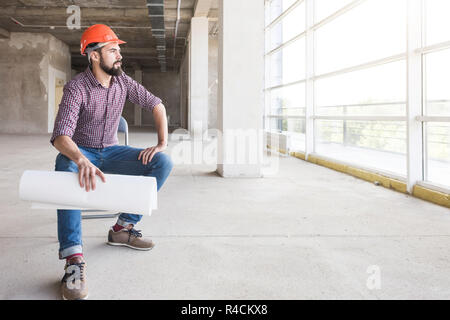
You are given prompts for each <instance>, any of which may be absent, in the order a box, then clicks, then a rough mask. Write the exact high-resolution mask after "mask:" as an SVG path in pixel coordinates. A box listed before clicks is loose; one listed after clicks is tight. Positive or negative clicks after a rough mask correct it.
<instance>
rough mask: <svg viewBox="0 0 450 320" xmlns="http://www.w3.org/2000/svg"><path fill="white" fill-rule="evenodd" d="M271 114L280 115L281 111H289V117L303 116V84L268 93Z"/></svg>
mask: <svg viewBox="0 0 450 320" xmlns="http://www.w3.org/2000/svg"><path fill="white" fill-rule="evenodd" d="M269 94H270V106H271V114H274V115H280V114H283V113H281V110H287V109H289V110H291V111H290V115H304V114H305V113H304V112H305V111H304V109H305V84H304V83H300V84H296V85H293V86H288V87H282V88H279V89H274V90H270V91H269ZM293 110H297V111H293Z"/></svg>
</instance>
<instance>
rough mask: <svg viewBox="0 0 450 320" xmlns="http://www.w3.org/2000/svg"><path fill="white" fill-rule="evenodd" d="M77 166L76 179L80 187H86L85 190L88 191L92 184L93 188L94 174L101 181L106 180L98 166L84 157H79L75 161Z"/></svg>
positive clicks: (93, 187) (93, 188)
mask: <svg viewBox="0 0 450 320" xmlns="http://www.w3.org/2000/svg"><path fill="white" fill-rule="evenodd" d="M75 163H76V164H77V166H78V181H79V182H80V187H82V188H86V192H89V190H90V189H91V186H92V190H95V176H96V175H98V176H99V177H100V178H101V179H102V181H103V182H106V178H105V175H104V174H103V172H101V171H100V169H99V168H97V167H96V166H94V165H93V164H92V162H90V161H89V159H88V158H86V157H81V158H80V159H79V160H77V161H76V162H75Z"/></svg>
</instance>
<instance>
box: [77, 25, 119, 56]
mask: <svg viewBox="0 0 450 320" xmlns="http://www.w3.org/2000/svg"><path fill="white" fill-rule="evenodd" d="M113 41H117V42H118V43H119V44H122V43H126V42H125V41H122V40H120V39H119V38H117V36H116V34H115V33H114V31H112V30H111V28H110V27H108V26H105V25H104V24H94V25H93V26H90V27H89V28H87V29H86V31H84V33H83V35H82V36H81V42H80V52H81V54H82V55H83V56H85V55H86V53H85V52H84V50H85V49H86V47H87V46H88V45H89V44H90V43H95V42H113Z"/></svg>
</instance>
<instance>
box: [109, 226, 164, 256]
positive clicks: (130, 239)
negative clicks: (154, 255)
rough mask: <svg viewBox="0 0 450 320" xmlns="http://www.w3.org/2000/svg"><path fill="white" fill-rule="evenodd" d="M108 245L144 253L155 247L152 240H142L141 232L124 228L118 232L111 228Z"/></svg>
mask: <svg viewBox="0 0 450 320" xmlns="http://www.w3.org/2000/svg"><path fill="white" fill-rule="evenodd" d="M108 244H109V245H111V246H125V247H129V248H131V249H135V250H143V251H147V250H150V249H152V248H153V247H154V246H155V244H154V243H153V241H152V240H145V239H142V233H141V232H140V230H136V229H134V228H123V229H121V230H119V231H117V232H114V230H113V229H112V228H111V229H110V230H109V233H108Z"/></svg>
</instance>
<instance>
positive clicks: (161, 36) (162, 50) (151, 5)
mask: <svg viewBox="0 0 450 320" xmlns="http://www.w3.org/2000/svg"><path fill="white" fill-rule="evenodd" d="M147 8H148V16H149V17H150V25H151V26H152V36H153V37H154V38H155V40H156V50H157V51H158V61H159V64H160V66H161V72H166V60H165V59H166V57H165V56H166V28H165V22H164V0H147Z"/></svg>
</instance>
